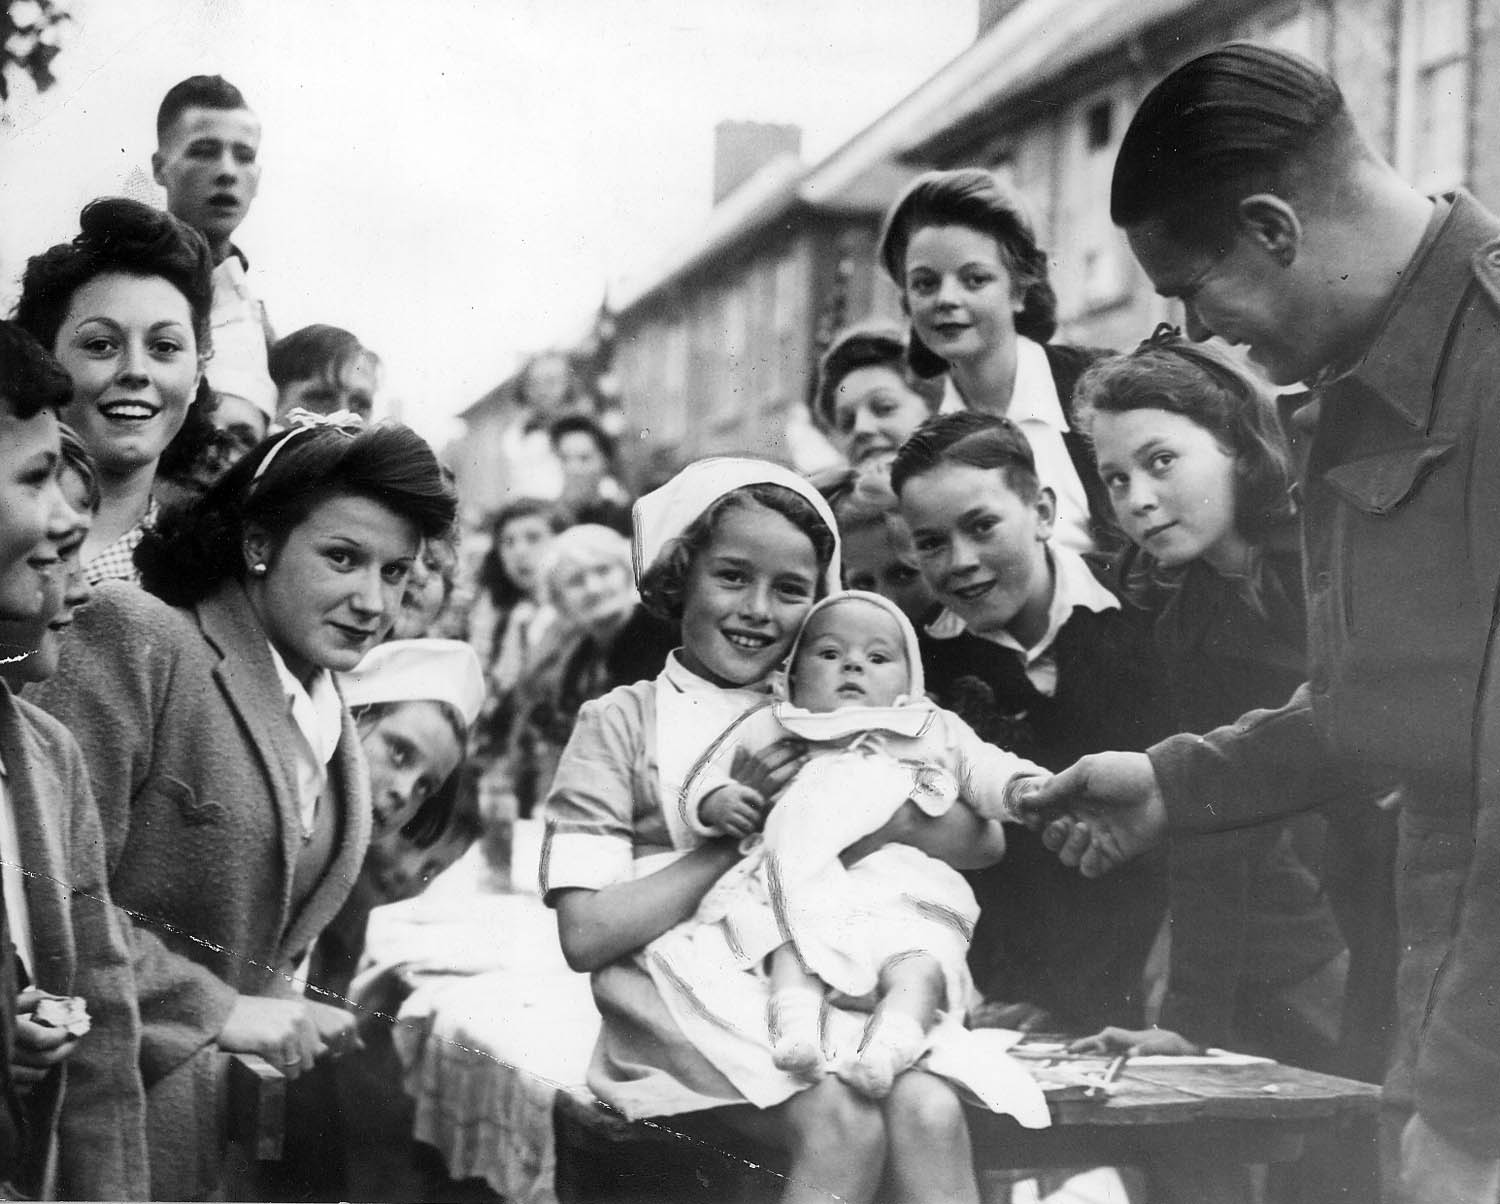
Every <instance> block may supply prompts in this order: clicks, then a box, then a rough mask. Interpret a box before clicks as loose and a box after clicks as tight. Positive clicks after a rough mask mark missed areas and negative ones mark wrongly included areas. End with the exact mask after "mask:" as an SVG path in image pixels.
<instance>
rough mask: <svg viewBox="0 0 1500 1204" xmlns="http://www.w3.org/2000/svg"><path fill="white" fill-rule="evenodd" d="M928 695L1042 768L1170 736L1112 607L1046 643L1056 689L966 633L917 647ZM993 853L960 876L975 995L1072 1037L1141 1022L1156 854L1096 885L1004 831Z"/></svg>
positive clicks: (1149, 669)
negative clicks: (1043, 689) (975, 908)
mask: <svg viewBox="0 0 1500 1204" xmlns="http://www.w3.org/2000/svg"><path fill="white" fill-rule="evenodd" d="M922 645H923V647H922V661H923V665H924V667H925V669H926V673H927V686H928V689H929V690H930V691H932V692H933V693H934V695H936V697H937V698H938V700H939V701H940V702H941V703H942V704H943V705H944V706H947V707H949V708H950V709H952V710H955V711H957V712H958V713H959V714H960V715H961V716H962V717H963V718H964V719H966V720H967V721H968V722H969V723H970V725H971V726H973V727H974V729H975V730H976V731H977V732H978V733H979V735H980V736H981V737H982V738H983V739H985V740H988V741H990V742H991V743H993V744H998V745H999V746H1001V747H1002V748H1006V749H1009V750H1010V751H1012V752H1015V753H1017V754H1018V755H1020V756H1023V757H1029V758H1031V759H1032V760H1034V761H1036V762H1037V763H1038V764H1040V765H1043V766H1045V767H1046V768H1048V769H1051V770H1054V771H1055V770H1061V769H1065V768H1067V767H1068V766H1069V765H1071V764H1072V763H1073V762H1074V761H1076V760H1077V759H1078V758H1079V757H1081V756H1083V755H1085V754H1086V753H1091V752H1100V751H1103V750H1106V749H1125V750H1133V749H1142V748H1145V747H1146V745H1148V744H1150V743H1151V742H1152V741H1153V740H1155V739H1158V738H1159V737H1160V735H1161V733H1163V732H1164V731H1168V730H1170V728H1171V724H1170V722H1169V720H1168V718H1167V716H1166V714H1165V711H1164V707H1163V702H1162V698H1161V692H1160V681H1159V677H1158V672H1157V667H1156V664H1155V659H1154V657H1153V655H1152V652H1151V648H1150V644H1149V641H1148V640H1147V639H1146V638H1145V636H1144V635H1143V633H1142V632H1141V631H1140V629H1139V628H1138V627H1137V626H1136V625H1134V624H1132V623H1131V622H1130V621H1129V620H1128V619H1127V618H1126V617H1125V615H1124V614H1123V613H1122V612H1120V611H1118V610H1111V611H1102V612H1095V611H1091V610H1087V609H1084V608H1082V607H1080V608H1077V609H1075V610H1074V611H1073V614H1072V617H1071V618H1070V619H1069V620H1068V622H1067V623H1065V624H1064V625H1063V628H1062V630H1061V631H1059V632H1058V635H1057V639H1056V641H1055V643H1054V644H1053V652H1054V653H1055V655H1056V658H1057V667H1058V688H1057V690H1056V692H1055V694H1054V695H1053V696H1051V697H1048V696H1046V695H1043V694H1042V693H1040V692H1039V691H1038V690H1037V689H1036V687H1035V686H1033V685H1032V684H1031V681H1030V679H1029V678H1027V676H1026V673H1025V671H1024V669H1023V668H1022V665H1021V660H1020V657H1019V656H1018V655H1017V654H1016V652H1015V651H1014V650H1012V649H1008V648H1002V647H1000V646H999V645H997V644H993V643H991V642H990V641H988V640H985V639H981V638H980V637H978V636H975V635H971V634H968V633H964V634H963V635H960V636H957V637H955V638H953V639H947V640H933V639H925V638H924V640H923V641H922ZM1006 839H1007V842H1008V847H1007V849H1006V853H1005V857H1004V859H1003V860H1002V861H1000V863H999V864H998V865H995V866H992V867H991V868H990V869H987V870H981V871H978V872H977V873H973V874H970V875H969V876H968V877H969V882H970V885H972V886H973V887H974V893H975V895H976V896H977V897H978V899H979V905H980V918H979V925H978V927H977V929H976V930H975V934H974V942H973V945H972V946H971V948H970V953H969V964H970V967H971V969H972V970H973V972H974V979H975V982H976V984H977V985H978V987H979V989H980V990H981V991H982V992H983V993H984V995H985V998H986V999H987V1000H991V1001H998V1002H1005V1003H1019V1002H1026V1003H1033V1004H1036V1005H1037V1006H1039V1007H1042V1008H1044V1009H1046V1010H1047V1011H1048V1012H1050V1013H1051V1014H1052V1016H1053V1018H1054V1019H1055V1020H1056V1021H1057V1022H1058V1023H1060V1024H1062V1025H1063V1026H1064V1027H1066V1028H1067V1029H1069V1030H1071V1031H1076V1032H1085V1031H1093V1030H1094V1029H1097V1028H1100V1027H1102V1026H1103V1025H1105V1024H1126V1025H1139V1024H1141V1023H1144V1019H1143V1014H1142V1007H1143V1004H1144V1002H1145V1001H1144V999H1143V997H1142V989H1141V986H1142V974H1143V971H1144V968H1145V963H1146V955H1147V954H1148V953H1149V952H1150V949H1151V944H1152V942H1153V940H1154V939H1155V936H1156V931H1157V929H1158V927H1159V926H1160V924H1161V920H1162V917H1163V915H1164V914H1165V910H1166V875H1165V863H1164V859H1163V857H1162V856H1160V855H1157V854H1152V855H1148V856H1146V857H1143V858H1141V859H1139V860H1137V861H1135V862H1132V863H1131V864H1130V865H1127V866H1125V867H1123V868H1122V869H1119V870H1117V871H1115V872H1114V873H1111V874H1106V875H1105V876H1104V877H1102V878H1092V879H1091V878H1085V877H1083V876H1082V875H1081V874H1079V873H1078V872H1077V871H1076V870H1071V869H1068V868H1067V867H1065V866H1064V865H1062V863H1061V862H1059V861H1058V860H1057V857H1056V855H1055V854H1053V853H1050V852H1048V851H1047V849H1046V848H1045V847H1044V846H1043V845H1042V843H1041V839H1040V838H1039V837H1038V836H1037V834H1035V833H1033V832H1028V831H1026V830H1025V829H1023V828H1019V827H1016V826H1014V825H1012V826H1010V827H1008V828H1007V829H1006Z"/></svg>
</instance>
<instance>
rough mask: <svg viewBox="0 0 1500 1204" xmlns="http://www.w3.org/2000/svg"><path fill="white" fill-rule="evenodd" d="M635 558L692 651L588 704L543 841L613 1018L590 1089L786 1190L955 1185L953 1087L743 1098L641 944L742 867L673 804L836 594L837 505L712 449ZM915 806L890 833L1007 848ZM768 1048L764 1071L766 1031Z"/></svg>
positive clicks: (569, 935)
mask: <svg viewBox="0 0 1500 1204" xmlns="http://www.w3.org/2000/svg"><path fill="white" fill-rule="evenodd" d="M635 565H636V570H637V579H638V582H639V585H640V591H641V595H642V597H643V598H644V599H645V602H646V604H647V606H649V607H651V608H652V610H653V611H654V612H655V613H657V614H658V615H660V616H661V617H662V618H663V619H668V620H671V621H673V622H675V623H677V624H678V625H679V626H680V629H681V633H682V636H681V640H682V642H681V647H680V648H679V649H678V650H677V651H676V652H675V653H673V654H672V656H671V658H670V659H669V660H668V663H667V667H666V668H665V669H664V670H663V672H662V674H661V675H660V676H659V677H657V678H656V680H655V681H650V682H640V683H637V684H636V685H633V686H624V687H620V688H619V689H616V690H614V691H612V692H611V693H609V694H607V695H605V696H604V697H603V698H601V699H599V700H598V701H596V702H591V703H587V704H585V705H584V707H583V708H582V710H581V711H580V712H579V716H578V724H577V726H576V727H575V729H574V732H573V737H572V739H571V740H570V741H569V743H568V747H567V749H566V750H565V751H564V753H563V757H562V762H561V764H560V765H559V767H558V773H557V777H556V780H555V781H554V783H553V788H552V793H551V795H550V796H549V797H548V800H547V835H546V838H545V843H544V846H543V852H542V883H541V885H542V890H543V898H544V901H545V902H546V903H547V904H548V906H550V907H553V908H555V909H556V911H557V918H558V933H559V936H560V939H561V941H562V947H563V952H564V955H565V956H566V957H567V959H568V962H569V964H570V965H572V966H573V967H574V968H575V969H578V970H585V971H588V972H590V973H592V974H593V986H594V997H595V1000H596V1002H597V1003H598V1005H599V1010H600V1013H601V1015H602V1018H603V1028H602V1031H601V1033H600V1037H599V1041H598V1044H597V1045H596V1046H595V1051H594V1057H593V1060H592V1064H591V1066H590V1068H589V1074H588V1082H589V1086H590V1087H591V1088H592V1089H593V1090H594V1091H595V1092H596V1093H597V1094H598V1095H599V1096H600V1098H602V1099H604V1100H605V1101H606V1102H608V1103H610V1104H611V1105H613V1106H614V1107H617V1108H619V1109H621V1110H622V1111H623V1112H624V1113H625V1114H626V1115H627V1116H630V1117H640V1116H673V1117H679V1116H681V1115H682V1114H686V1113H696V1114H703V1113H705V1112H708V1111H712V1114H713V1117H714V1118H715V1119H717V1120H721V1121H722V1122H723V1123H724V1124H727V1125H730V1126H732V1127H733V1128H735V1129H736V1130H737V1131H739V1132H741V1133H744V1134H748V1135H750V1136H752V1137H753V1138H756V1139H758V1140H761V1141H766V1142H769V1143H771V1144H774V1145H777V1146H780V1147H781V1148H784V1149H787V1150H788V1151H789V1152H790V1154H791V1162H792V1165H791V1175H790V1179H789V1180H788V1185H787V1188H786V1194H785V1196H784V1199H785V1200H790V1201H814V1200H816V1201H821V1200H826V1199H828V1198H829V1196H830V1194H832V1195H836V1196H838V1197H839V1198H842V1199H846V1200H853V1201H867V1200H869V1199H871V1198H872V1197H873V1195H874V1193H875V1191H876V1189H877V1187H878V1186H879V1184H880V1182H881V1179H882V1175H883V1174H888V1175H889V1177H890V1179H891V1181H892V1182H893V1184H894V1191H895V1195H896V1196H898V1197H900V1198H903V1199H906V1198H911V1199H926V1200H939V1199H946V1198H949V1195H950V1194H951V1193H949V1191H948V1187H949V1185H950V1184H951V1183H952V1182H953V1181H954V1179H955V1177H957V1178H958V1179H960V1180H962V1179H963V1178H970V1179H971V1177H972V1172H971V1171H970V1169H969V1168H970V1165H971V1155H970V1151H969V1147H968V1130H967V1127H966V1124H965V1121H964V1116H963V1108H962V1106H961V1105H960V1104H959V1102H958V1097H957V1096H956V1095H955V1094H954V1092H953V1090H952V1089H951V1088H950V1087H948V1086H947V1085H946V1084H945V1083H943V1082H942V1081H941V1080H939V1079H937V1078H935V1077H934V1076H932V1075H930V1074H927V1073H925V1072H922V1071H908V1072H906V1073H904V1074H902V1075H901V1076H900V1077H899V1078H897V1079H896V1081H895V1086H894V1088H893V1089H892V1091H891V1094H890V1096H889V1097H887V1098H886V1099H885V1100H884V1101H883V1102H876V1101H873V1100H869V1099H866V1098H864V1097H863V1096H861V1095H859V1094H858V1093H857V1092H856V1091H855V1090H854V1089H853V1088H851V1087H849V1086H848V1085H847V1084H845V1083H844V1082H843V1081H842V1080H840V1079H837V1078H834V1077H828V1078H824V1079H822V1080H820V1081H819V1082H818V1083H816V1084H812V1085H809V1084H808V1083H807V1082H806V1081H805V1080H801V1079H797V1078H796V1077H795V1076H792V1075H786V1074H783V1075H782V1080H781V1087H780V1089H779V1091H777V1092H775V1093H773V1094H772V1095H769V1096H766V1097H763V1098H760V1099H757V1100H755V1101H754V1106H746V1105H747V1104H749V1103H750V1101H748V1100H747V1099H746V1097H745V1096H743V1095H742V1094H741V1093H740V1092H739V1090H738V1089H737V1088H736V1087H734V1086H733V1085H732V1084H731V1083H730V1081H729V1080H728V1079H727V1078H725V1076H724V1075H723V1074H722V1073H721V1072H720V1071H718V1070H717V1069H716V1068H715V1067H714V1065H713V1064H712V1063H711V1062H710V1061H709V1060H708V1059H707V1058H706V1057H705V1056H704V1055H703V1054H702V1053H701V1052H700V1051H699V1050H698V1049H697V1048H696V1047H695V1046H694V1045H693V1044H692V1043H691V1042H690V1041H689V1040H688V1039H687V1037H686V1036H685V1035H684V1034H683V1032H682V1031H681V1030H680V1029H679V1028H678V1027H677V1025H676V1024H675V1023H674V1021H673V1020H672V1018H671V1015H670V1013H669V1012H668V1011H667V1008H666V1005H665V1003H664V1002H663V1000H662V998H661V996H660V995H659V994H658V993H657V990H656V988H655V986H654V985H653V983H652V979H651V976H650V973H649V971H648V968H647V966H646V964H645V962H644V958H643V954H642V950H643V949H644V948H645V946H646V945H647V944H649V943H650V942H651V941H652V940H654V939H655V938H657V937H659V936H661V935H662V934H663V933H664V932H666V931H667V930H668V929H669V928H671V927H673V926H674V925H676V924H678V923H680V922H681V921H684V920H686V919H688V918H689V917H690V916H692V915H693V913H694V911H695V909H696V908H697V906H698V903H699V902H700V901H701V900H702V898H703V896H704V895H705V893H706V892H707V891H708V890H709V888H710V887H711V886H712V885H713V884H714V883H715V882H716V881H717V880H718V879H719V878H720V877H722V876H723V874H724V873H725V872H726V871H727V870H728V869H729V868H730V867H731V866H732V865H733V864H734V863H735V862H737V861H738V860H739V857H740V853H739V850H738V847H737V842H736V841H734V840H731V839H728V838H715V839H707V840H701V841H694V840H689V839H686V838H685V837H684V835H683V833H682V832H681V831H677V830H674V826H675V825H676V823H677V820H676V819H674V816H676V815H677V814H678V810H679V809H678V808H677V807H676V806H674V805H671V804H672V803H673V802H674V800H675V799H676V797H677V793H678V791H679V790H680V789H681V788H682V785H683V784H684V783H685V782H686V781H687V780H688V777H689V775H690V773H691V771H692V769H693V767H694V765H695V763H696V762H697V761H698V760H699V759H700V757H701V756H702V754H703V753H704V751H705V750H706V749H707V748H708V746H709V744H710V743H711V742H712V741H713V740H714V739H715V738H716V737H717V736H718V735H719V734H720V733H721V732H722V731H723V730H724V728H725V727H726V726H727V725H728V724H730V723H732V722H733V721H734V720H735V719H736V718H738V717H739V716H741V715H743V714H745V713H746V712H748V711H749V710H751V709H752V708H754V707H756V706H758V705H760V704H761V703H763V702H765V701H767V699H768V694H767V689H768V679H769V677H770V675H771V674H772V673H773V672H774V671H775V670H776V669H777V668H778V667H779V665H780V664H781V662H782V661H783V660H784V658H785V657H786V655H787V653H788V651H789V650H790V648H791V645H792V641H793V639H794V638H795V636H796V633H797V630H798V628H799V626H800V624H801V622H802V620H803V618H804V617H805V616H806V614H807V612H808V610H809V609H810V608H811V606H812V604H813V602H814V601H815V600H816V599H817V598H818V597H819V596H820V595H822V594H823V593H825V592H827V591H829V590H830V589H836V588H837V585H838V542H837V535H836V533H835V531H834V524H833V519H832V516H831V515H830V514H829V512H828V509H827V505H826V503H824V502H823V500H822V498H821V497H819V495H818V494H817V493H816V492H814V491H813V490H812V489H811V487H810V486H809V485H808V484H807V483H806V482H805V481H804V480H803V479H802V478H800V477H797V476H796V475H795V474H792V473H790V472H787V471H786V470H785V469H781V468H778V467H776V466H775V465H772V464H768V463H765V462H762V461H756V460H736V459H722V458H721V459H710V460H704V461H700V462H698V463H696V464H694V465H692V466H690V467H689V468H687V469H685V470H683V472H681V473H679V474H678V475H677V476H676V477H674V478H673V479H672V480H671V481H670V482H668V484H667V485H665V486H663V487H662V488H661V489H659V490H657V491H655V492H653V493H651V494H648V495H647V496H646V497H644V498H642V499H641V500H640V501H639V502H637V503H636V511H635ZM800 760H801V751H800V749H799V748H797V747H796V746H795V745H790V746H789V745H785V744H783V745H778V746H774V747H773V749H771V750H767V751H765V752H763V753H761V754H760V756H759V757H758V758H757V757H747V761H746V763H744V764H742V765H740V766H739V767H738V770H739V771H738V772H735V776H736V777H737V778H739V779H740V780H741V781H742V782H743V783H744V784H745V785H749V786H752V787H753V788H754V789H756V790H758V791H759V793H760V795H761V796H762V797H763V798H765V799H772V798H774V797H775V796H776V794H777V793H778V792H779V790H780V788H781V787H782V786H784V785H785V783H786V782H787V781H789V780H790V779H791V777H792V776H793V774H794V773H795V772H796V769H797V767H798V765H799V764H800ZM732 772H733V770H732ZM955 810H957V809H955ZM915 812H916V808H915V807H914V806H908V807H905V808H903V809H902V811H901V812H899V813H898V818H897V820H896V821H894V822H893V824H892V825H888V826H887V830H882V833H881V834H879V840H880V841H881V842H883V841H884V840H886V839H898V840H905V841H907V842H909V843H913V844H919V843H921V842H922V841H928V842H929V843H926V844H922V846H921V847H924V848H925V849H926V850H927V851H928V852H932V853H934V855H938V856H942V857H944V858H945V859H951V860H956V861H958V862H959V863H965V864H973V861H972V858H973V857H974V856H975V855H976V853H978V854H979V855H988V856H994V855H995V853H994V852H990V851H988V846H987V845H986V843H985V841H984V840H982V839H981V833H980V828H981V826H982V821H979V820H978V819H977V817H976V818H975V819H974V821H973V822H972V823H970V822H969V821H968V820H967V818H966V817H958V816H953V813H952V812H950V814H949V816H944V817H943V818H942V819H940V820H930V821H929V820H925V819H919V818H916V817H915V816H914V814H913V813H915ZM970 814H972V813H970ZM950 817H951V819H950ZM956 820H962V822H961V823H957V822H952V821H956ZM928 825H932V827H931V828H929V827H928ZM1002 847H1003V846H1002ZM965 855H967V857H968V858H970V860H969V861H968V862H964V856H965ZM761 1056H762V1058H763V1060H764V1062H765V1064H766V1070H767V1074H768V1075H771V1074H772V1073H774V1068H773V1067H771V1065H770V1050H769V1044H767V1046H766V1047H765V1049H764V1050H763V1051H762V1053H761ZM730 1105H737V1106H730ZM710 1123H711V1122H710ZM678 1124H682V1125H684V1127H688V1126H691V1125H692V1124H693V1122H691V1121H689V1122H683V1121H674V1126H675V1125H678ZM954 1198H958V1199H962V1198H964V1197H962V1196H955V1197H954Z"/></svg>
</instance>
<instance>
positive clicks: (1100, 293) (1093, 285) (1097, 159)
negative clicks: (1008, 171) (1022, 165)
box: [1049, 84, 1130, 319]
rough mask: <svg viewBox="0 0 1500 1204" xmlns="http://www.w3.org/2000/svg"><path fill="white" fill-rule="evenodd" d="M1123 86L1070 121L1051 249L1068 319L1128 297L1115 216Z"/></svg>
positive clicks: (1124, 256) (1124, 99)
mask: <svg viewBox="0 0 1500 1204" xmlns="http://www.w3.org/2000/svg"><path fill="white" fill-rule="evenodd" d="M1123 88H1124V85H1123V84H1122V85H1117V86H1116V87H1115V88H1112V89H1110V90H1109V91H1108V92H1104V93H1097V94H1095V95H1094V96H1092V97H1090V98H1089V99H1087V100H1085V101H1083V102H1082V103H1081V104H1079V105H1078V106H1077V107H1075V108H1074V109H1072V110H1071V112H1070V113H1069V115H1068V117H1067V119H1066V126H1065V140H1064V143H1063V145H1064V148H1065V150H1064V155H1065V157H1064V160H1063V165H1062V176H1061V178H1060V182H1059V189H1058V192H1057V194H1056V197H1057V202H1058V219H1057V226H1056V229H1055V230H1054V231H1053V237H1052V244H1051V247H1050V248H1049V249H1050V250H1051V251H1052V253H1053V256H1054V280H1053V284H1054V285H1055V287H1056V288H1057V292H1058V296H1059V297H1060V298H1063V303H1064V305H1065V306H1066V307H1067V308H1068V309H1070V310H1073V311H1074V313H1066V314H1064V315H1062V316H1063V317H1064V318H1065V319H1066V318H1069V317H1073V316H1076V314H1077V313H1088V312H1090V311H1092V310H1097V309H1103V308H1106V307H1108V306H1111V305H1114V304H1116V303H1118V302H1120V301H1122V300H1124V299H1125V298H1126V296H1127V295H1128V290H1129V286H1130V278H1129V270H1128V269H1129V259H1128V257H1127V256H1128V251H1127V249H1126V247H1125V245H1124V240H1123V237H1122V236H1121V234H1120V232H1119V231H1118V230H1116V229H1115V227H1114V223H1113V222H1111V221H1110V220H1109V191H1110V180H1111V178H1112V176H1113V175H1114V168H1115V154H1116V152H1117V151H1118V150H1119V145H1120V138H1121V136H1122V134H1123V132H1124V131H1123V130H1122V129H1121V128H1120V126H1121V122H1120V121H1119V120H1117V117H1116V114H1117V113H1121V112H1124V111H1126V106H1127V104H1128V97H1127V96H1126V94H1125V92H1124V91H1123ZM1070 301H1071V302H1072V304H1071V305H1070V304H1069V302H1070ZM1080 303H1081V304H1080Z"/></svg>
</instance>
